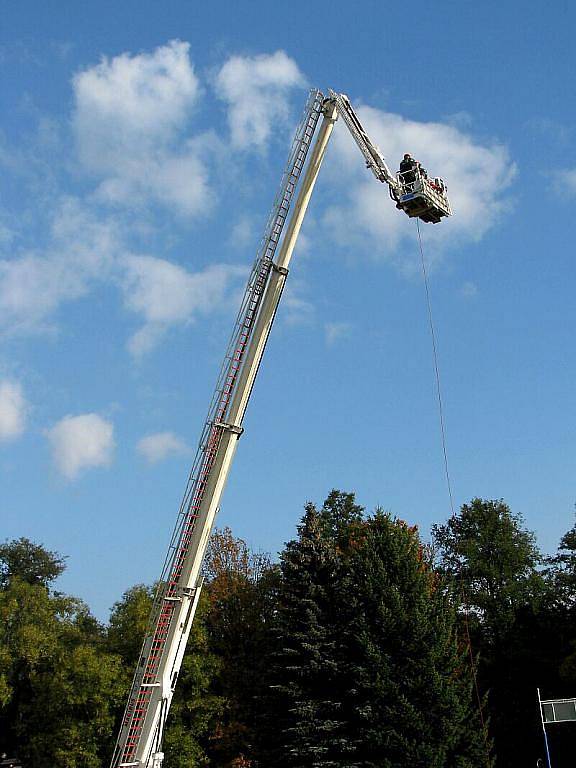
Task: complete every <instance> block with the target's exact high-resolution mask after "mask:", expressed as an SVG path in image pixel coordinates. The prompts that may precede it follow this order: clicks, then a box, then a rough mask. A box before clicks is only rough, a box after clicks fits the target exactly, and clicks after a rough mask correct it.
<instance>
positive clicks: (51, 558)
mask: <svg viewBox="0 0 576 768" xmlns="http://www.w3.org/2000/svg"><path fill="white" fill-rule="evenodd" d="M64 561H65V558H63V557H61V556H60V555H59V554H58V553H57V552H50V551H49V550H47V549H45V548H44V547H43V546H42V545H41V544H33V543H32V542H31V541H30V540H29V539H26V538H21V539H17V540H15V541H10V542H5V543H4V544H1V545H0V589H3V588H5V587H6V586H7V585H8V584H9V582H10V580H11V579H13V578H19V579H22V581H26V582H27V583H28V584H43V585H44V586H47V585H48V584H50V583H51V582H52V581H54V580H55V579H57V578H58V576H60V574H61V573H63V572H64V570H65V568H66V564H65V562H64Z"/></svg>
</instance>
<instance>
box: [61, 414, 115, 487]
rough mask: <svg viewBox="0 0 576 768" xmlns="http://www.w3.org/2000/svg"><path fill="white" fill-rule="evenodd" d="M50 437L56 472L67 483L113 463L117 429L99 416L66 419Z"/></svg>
mask: <svg viewBox="0 0 576 768" xmlns="http://www.w3.org/2000/svg"><path fill="white" fill-rule="evenodd" d="M46 437H47V438H48V441H49V443H50V447H51V451H52V459H53V461H54V464H55V466H56V469H57V470H58V472H59V473H60V474H61V475H62V476H63V477H64V478H66V480H76V479H77V478H78V477H79V476H80V474H82V473H83V472H84V471H86V470H87V469H92V468H94V467H105V466H108V465H110V464H111V463H112V457H113V454H114V447H115V443H114V425H113V424H112V422H111V421H107V420H106V419H103V418H102V417H101V416H99V415H98V414H97V413H83V414H80V415H79V416H65V417H64V418H63V419H61V420H60V421H59V422H57V423H56V424H55V425H54V426H53V427H52V428H51V429H49V430H47V432H46Z"/></svg>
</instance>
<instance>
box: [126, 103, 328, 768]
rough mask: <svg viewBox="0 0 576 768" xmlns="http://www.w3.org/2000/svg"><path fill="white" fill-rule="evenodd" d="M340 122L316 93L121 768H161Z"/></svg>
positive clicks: (189, 512) (217, 398) (200, 478)
mask: <svg viewBox="0 0 576 768" xmlns="http://www.w3.org/2000/svg"><path fill="white" fill-rule="evenodd" d="M320 114H323V120H322V125H321V127H320V130H319V133H318V136H317V139H316V142H315V144H314V147H313V150H312V152H311V155H310V158H309V161H308V165H307V166H306V171H305V173H304V178H303V179H302V181H301V186H300V190H299V193H298V196H297V198H296V201H295V203H294V207H293V212H292V215H291V217H290V219H289V221H288V211H289V208H290V202H291V198H292V195H293V193H294V191H295V189H296V185H297V183H298V181H299V177H300V173H301V171H302V170H303V169H304V164H305V161H306V157H307V154H308V149H309V148H310V146H311V142H312V138H313V135H314V132H315V129H316V125H317V122H318V118H319V116H320ZM336 118H337V114H336V106H335V104H334V103H333V102H332V101H325V100H324V98H323V95H322V94H321V93H320V92H319V91H313V92H312V93H311V96H310V99H309V101H308V104H307V109H306V112H305V115H304V119H303V121H302V123H301V125H300V127H299V129H298V132H297V134H296V138H295V141H294V144H293V149H292V152H291V155H290V160H289V163H288V166H287V169H286V172H285V174H284V178H283V182H282V186H281V190H280V196H279V198H277V202H276V204H275V207H274V209H273V212H272V216H271V219H270V221H269V227H268V230H267V234H266V236H265V238H264V241H263V246H262V249H261V252H260V256H259V258H258V259H257V260H256V264H255V266H254V269H253V271H252V274H251V277H250V280H249V282H248V287H247V290H246V294H245V297H244V301H243V302H242V307H241V310H240V313H239V315H238V320H237V322H236V327H235V331H234V333H233V336H232V340H231V343H230V346H229V349H228V353H227V355H226V358H225V361H224V365H223V368H222V371H221V375H220V378H219V382H218V385H217V387H216V392H215V395H214V398H213V401H212V406H211V408H210V412H209V414H208V419H207V421H206V425H205V428H204V432H203V434H202V437H201V440H200V446H199V450H198V454H197V458H196V461H195V464H194V467H193V469H192V472H191V475H190V478H189V481H188V486H187V488H186V492H185V495H184V500H183V502H182V506H181V508H180V513H179V517H178V521H177V525H176V529H175V531H174V535H173V537H172V543H171V545H170V549H169V552H168V555H167V558H166V562H165V566H164V571H163V574H162V577H161V580H160V585H159V587H158V591H157V594H156V596H155V601H154V608H153V612H152V616H151V620H150V625H149V630H148V633H147V635H146V638H145V640H144V645H143V647H142V652H141V655H140V660H139V662H138V667H137V670H136V674H135V676H134V681H133V684H132V689H131V692H130V696H129V700H128V704H127V707H126V711H125V713H124V717H123V720H122V725H121V729H120V734H119V736H118V740H117V742H116V747H115V750H114V755H113V758H112V764H111V765H112V768H127V766H134V767H136V766H141V767H142V768H144V767H145V768H160V766H161V765H162V761H163V758H164V754H163V752H162V736H163V730H164V724H165V721H166V717H167V715H168V710H169V708H170V703H171V701H172V695H173V693H174V688H175V685H176V679H177V676H178V672H179V670H180V666H181V663H182V658H183V656H184V651H185V649H186V643H187V641H188V636H189V633H190V628H191V625H192V620H193V618H194V612H195V610H196V607H197V605H198V600H199V597H200V590H201V586H202V575H201V568H202V561H203V559H204V554H205V551H206V546H207V544H208V539H209V536H210V532H211V530H212V525H213V523H214V518H215V516H216V513H217V510H218V507H219V504H220V499H221V496H222V492H223V490H224V486H225V484H226V480H227V478H228V474H229V471H230V466H231V464H232V460H233V458H234V454H235V452H236V446H237V443H238V438H239V437H240V435H241V434H242V431H243V428H242V422H243V419H244V414H245V412H246V408H247V405H248V401H249V398H250V394H251V392H252V388H253V385H254V381H255V379H256V374H257V372H258V368H259V366H260V362H261V360H262V355H263V353H264V349H265V347H266V342H267V340H268V336H269V334H270V330H271V328H272V324H273V322H274V317H275V314H276V310H277V307H278V303H279V301H280V298H281V296H282V291H283V288H284V284H285V282H286V277H287V275H288V267H289V264H290V259H291V257H292V253H293V251H294V246H295V245H296V240H297V238H298V235H299V233H300V228H301V226H302V222H303V220H304V216H305V214H306V209H307V207H308V203H309V201H310V197H311V194H312V190H313V189H314V185H315V183H316V179H317V177H318V172H319V170H320V166H321V164H322V160H323V158H324V154H325V151H326V147H327V144H328V140H329V138H330V135H331V133H332V129H333V127H334V122H335V120H336ZM286 221H288V223H287V227H286V232H285V234H284V238H283V239H282V241H281V244H280V236H281V233H282V231H283V228H284V224H285V223H286ZM279 244H280V247H279V248H278V253H277V254H276V250H277V249H276V246H278V245H279ZM274 257H276V258H275V260H274Z"/></svg>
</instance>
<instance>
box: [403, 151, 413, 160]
mask: <svg viewBox="0 0 576 768" xmlns="http://www.w3.org/2000/svg"><path fill="white" fill-rule="evenodd" d="M404 160H412V156H411V155H410V154H409V153H408V152H405V153H404Z"/></svg>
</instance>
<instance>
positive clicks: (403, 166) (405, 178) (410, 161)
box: [400, 157, 418, 186]
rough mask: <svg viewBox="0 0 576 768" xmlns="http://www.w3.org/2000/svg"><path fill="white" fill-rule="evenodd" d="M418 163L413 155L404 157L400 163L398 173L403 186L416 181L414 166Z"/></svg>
mask: <svg viewBox="0 0 576 768" xmlns="http://www.w3.org/2000/svg"><path fill="white" fill-rule="evenodd" d="M417 167H418V163H417V161H416V160H414V158H413V157H405V158H404V159H403V160H402V162H401V163H400V173H401V174H402V182H403V184H404V186H407V185H408V184H414V182H415V181H416V173H415V171H416V168H417Z"/></svg>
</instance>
